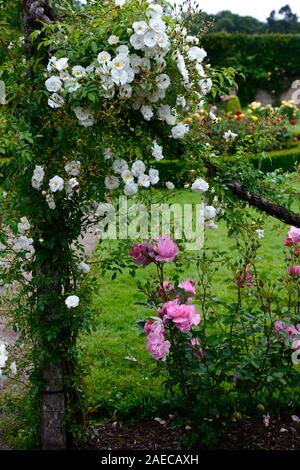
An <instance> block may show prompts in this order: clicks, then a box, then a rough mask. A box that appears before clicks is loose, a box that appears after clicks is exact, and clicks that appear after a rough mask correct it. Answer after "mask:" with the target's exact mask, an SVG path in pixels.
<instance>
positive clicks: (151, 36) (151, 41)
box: [143, 31, 156, 48]
mask: <svg viewBox="0 0 300 470" xmlns="http://www.w3.org/2000/svg"><path fill="white" fill-rule="evenodd" d="M143 41H144V44H145V46H147V47H151V48H152V47H155V45H156V33H155V32H154V31H149V32H148V33H146V34H145V36H144V37H143Z"/></svg>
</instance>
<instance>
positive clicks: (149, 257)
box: [128, 242, 154, 267]
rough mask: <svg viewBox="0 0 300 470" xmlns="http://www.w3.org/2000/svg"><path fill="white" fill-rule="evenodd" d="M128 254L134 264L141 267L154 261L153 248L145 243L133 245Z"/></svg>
mask: <svg viewBox="0 0 300 470" xmlns="http://www.w3.org/2000/svg"><path fill="white" fill-rule="evenodd" d="M128 254H129V256H131V258H132V259H133V261H134V262H135V263H136V264H139V265H140V266H143V267H145V266H147V265H148V264H150V263H151V262H152V261H154V252H153V247H152V245H151V244H150V243H147V242H142V243H134V244H133V245H132V248H131V250H130V251H129V253H128Z"/></svg>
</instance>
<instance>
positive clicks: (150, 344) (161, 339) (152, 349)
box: [145, 320, 171, 361]
mask: <svg viewBox="0 0 300 470" xmlns="http://www.w3.org/2000/svg"><path fill="white" fill-rule="evenodd" d="M147 323H148V322H147ZM145 326H146V325H145ZM148 327H149V325H148ZM147 329H148V328H147ZM170 347H171V343H170V341H166V340H165V329H164V325H163V323H162V322H161V321H158V320H157V321H155V322H153V323H152V325H151V329H150V330H149V332H148V335H147V351H148V352H149V353H150V354H151V356H152V357H153V358H154V359H156V360H157V361H158V360H162V361H165V360H166V358H167V354H168V352H169V350H170Z"/></svg>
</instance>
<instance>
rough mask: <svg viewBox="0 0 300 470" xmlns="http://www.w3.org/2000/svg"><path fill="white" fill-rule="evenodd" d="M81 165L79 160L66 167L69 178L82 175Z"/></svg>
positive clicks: (69, 163)
mask: <svg viewBox="0 0 300 470" xmlns="http://www.w3.org/2000/svg"><path fill="white" fill-rule="evenodd" d="M80 167H81V163H80V162H79V161H78V160H76V161H75V160H72V161H71V162H68V163H67V164H66V165H65V172H66V173H67V174H68V175H69V176H78V175H79V173H80Z"/></svg>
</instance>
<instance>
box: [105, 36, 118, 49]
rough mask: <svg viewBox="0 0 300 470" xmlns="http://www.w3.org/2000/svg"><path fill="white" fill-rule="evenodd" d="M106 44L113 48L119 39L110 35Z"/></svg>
mask: <svg viewBox="0 0 300 470" xmlns="http://www.w3.org/2000/svg"><path fill="white" fill-rule="evenodd" d="M107 42H108V44H109V45H110V46H114V45H116V44H119V42H120V38H119V37H118V36H115V35H114V34H112V35H111V36H109V38H108V40H107Z"/></svg>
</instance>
